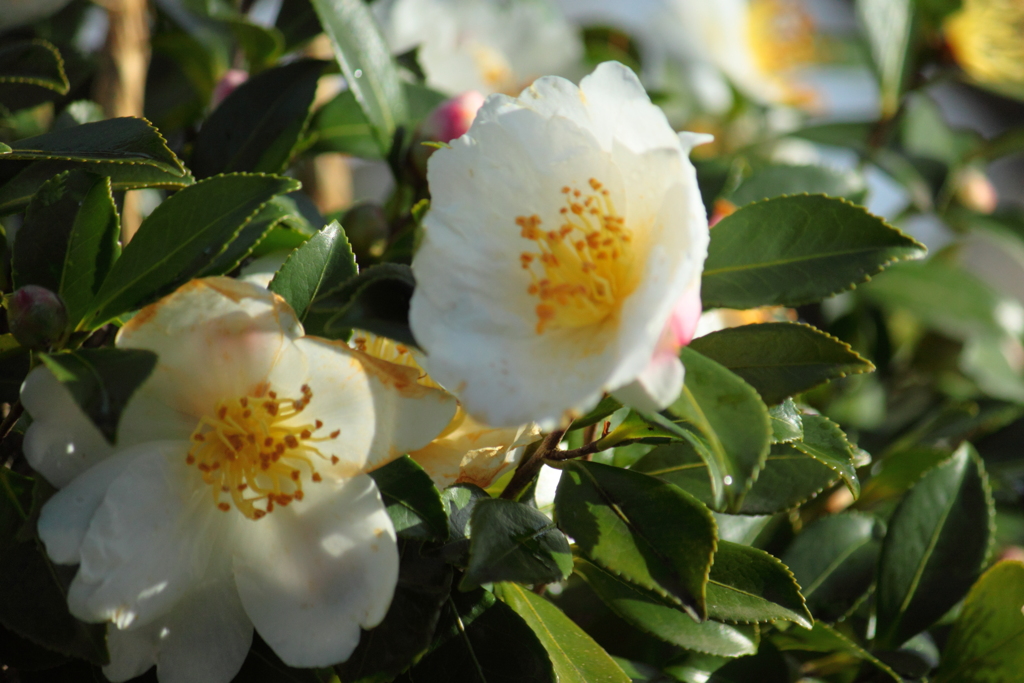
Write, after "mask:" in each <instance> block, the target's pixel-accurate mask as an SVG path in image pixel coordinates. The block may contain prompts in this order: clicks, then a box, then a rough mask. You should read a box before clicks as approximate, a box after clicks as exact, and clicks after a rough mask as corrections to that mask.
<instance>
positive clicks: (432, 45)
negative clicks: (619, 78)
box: [375, 0, 583, 95]
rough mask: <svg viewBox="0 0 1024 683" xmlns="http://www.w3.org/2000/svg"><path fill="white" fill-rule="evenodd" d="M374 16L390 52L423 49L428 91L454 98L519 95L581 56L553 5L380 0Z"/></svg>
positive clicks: (543, 1)
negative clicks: (468, 93)
mask: <svg viewBox="0 0 1024 683" xmlns="http://www.w3.org/2000/svg"><path fill="white" fill-rule="evenodd" d="M375 13H376V16H377V18H378V20H379V21H380V23H381V27H382V29H383V31H384V36H385V38H386V39H387V41H388V45H389V46H390V47H391V49H392V51H394V52H396V53H403V52H407V51H409V50H412V49H413V48H416V47H417V46H418V47H419V52H418V53H417V57H418V59H419V64H420V66H421V67H422V68H423V71H424V74H425V75H426V77H427V85H429V86H430V87H432V88H436V89H437V90H440V91H442V92H445V93H447V94H449V95H457V94H460V93H462V92H465V91H467V90H476V91H478V92H481V93H484V94H485V95H487V94H490V93H496V92H504V93H515V92H518V91H519V90H520V89H522V88H523V87H525V86H526V85H528V84H529V83H531V82H532V81H533V80H534V79H535V78H537V77H539V76H543V75H545V74H563V75H567V74H568V73H570V72H573V71H575V69H576V68H578V67H577V64H578V63H579V61H580V58H581V56H582V55H583V44H582V41H581V40H580V37H579V35H578V34H577V33H576V31H575V29H574V28H573V27H572V26H570V25H569V24H568V22H566V20H565V19H564V18H563V17H562V15H561V13H560V12H559V11H558V9H557V8H556V7H555V6H554V4H553V3H552V2H550V0H379V1H378V2H377V3H376V5H375Z"/></svg>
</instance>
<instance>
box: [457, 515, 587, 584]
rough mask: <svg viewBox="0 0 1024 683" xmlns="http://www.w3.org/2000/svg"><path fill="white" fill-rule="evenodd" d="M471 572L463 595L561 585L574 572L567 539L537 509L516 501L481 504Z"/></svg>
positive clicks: (475, 524)
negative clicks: (514, 585) (490, 586)
mask: <svg viewBox="0 0 1024 683" xmlns="http://www.w3.org/2000/svg"><path fill="white" fill-rule="evenodd" d="M470 528H471V530H472V534H471V536H470V543H469V566H468V567H467V568H466V575H465V576H464V577H463V579H462V583H460V584H459V589H460V590H467V589H469V588H475V587H477V586H480V585H482V584H485V583H494V582H497V581H517V582H519V583H527V584H537V583H554V582H556V581H561V580H562V579H564V578H565V577H567V576H568V575H569V573H570V572H571V571H572V551H571V550H569V541H568V540H566V538H565V535H564V534H563V533H562V532H561V531H559V530H558V529H557V528H555V525H554V523H553V522H552V521H551V520H550V519H548V518H547V516H545V515H544V514H543V513H542V512H539V511H538V510H536V509H535V508H532V507H530V506H528V505H524V504H522V503H517V502H515V501H511V500H501V499H496V498H492V499H489V500H481V501H480V502H479V503H477V505H476V506H475V508H474V509H473V516H472V518H471V520H470Z"/></svg>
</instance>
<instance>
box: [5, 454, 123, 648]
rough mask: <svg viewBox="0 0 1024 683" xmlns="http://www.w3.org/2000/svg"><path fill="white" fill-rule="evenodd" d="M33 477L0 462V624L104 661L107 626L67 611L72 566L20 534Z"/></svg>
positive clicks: (43, 643) (37, 641)
mask: <svg viewBox="0 0 1024 683" xmlns="http://www.w3.org/2000/svg"><path fill="white" fill-rule="evenodd" d="M32 488H33V482H32V480H31V479H28V478H27V477H23V476H21V475H18V474H16V473H14V472H12V471H11V470H9V469H7V468H3V467H0V624H2V625H3V626H4V627H5V628H7V629H10V630H11V631H13V632H14V633H16V634H17V635H19V636H21V637H22V638H26V639H27V640H29V641H31V642H32V643H34V644H36V645H41V646H43V647H45V648H47V649H49V650H53V651H55V652H59V653H61V654H63V655H67V656H70V657H76V658H80V659H87V660H89V661H90V662H93V663H96V664H105V663H106V661H107V652H106V645H105V633H106V628H105V627H104V626H102V625H98V624H96V625H93V624H83V623H82V622H80V621H78V620H77V619H75V618H74V617H72V616H71V615H70V614H69V613H68V607H67V584H68V583H70V580H71V577H72V576H73V575H74V571H75V570H74V569H73V568H69V567H59V566H56V565H54V564H52V563H51V562H50V560H49V558H47V557H46V554H45V553H44V551H43V549H42V545H41V544H40V543H37V542H36V541H35V539H29V540H22V539H21V538H20V537H19V531H20V530H21V529H22V527H23V525H24V524H25V522H26V520H27V519H28V516H29V511H30V509H31V507H32Z"/></svg>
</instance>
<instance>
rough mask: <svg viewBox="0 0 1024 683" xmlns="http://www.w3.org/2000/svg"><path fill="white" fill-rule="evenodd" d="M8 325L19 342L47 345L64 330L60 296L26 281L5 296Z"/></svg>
mask: <svg viewBox="0 0 1024 683" xmlns="http://www.w3.org/2000/svg"><path fill="white" fill-rule="evenodd" d="M4 306H5V307H6V308H7V325H8V327H9V328H10V330H11V334H13V335H14V338H15V339H17V340H18V343H19V344H21V345H22V346H25V347H28V348H30V349H48V348H50V347H52V346H55V345H56V344H58V343H59V342H60V341H62V340H63V338H64V336H65V334H66V333H67V326H68V312H67V309H66V308H64V302H63V301H61V300H60V297H59V296H57V295H56V294H54V293H53V292H51V291H50V290H48V289H46V288H45V287H39V286H37V285H25V286H24V287H22V288H21V289H18V290H16V291H15V292H13V293H12V294H8V295H7V296H5V297H4Z"/></svg>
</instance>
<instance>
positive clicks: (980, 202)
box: [956, 167, 999, 213]
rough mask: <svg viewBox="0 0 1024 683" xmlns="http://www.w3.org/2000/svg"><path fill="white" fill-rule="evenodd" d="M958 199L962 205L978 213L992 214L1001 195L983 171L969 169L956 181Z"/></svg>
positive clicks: (964, 170)
mask: <svg viewBox="0 0 1024 683" xmlns="http://www.w3.org/2000/svg"><path fill="white" fill-rule="evenodd" d="M956 198H957V199H959V200H960V203H961V204H963V205H964V206H966V207H967V208H968V209H970V210H972V211H977V212H978V213H992V212H993V211H995V210H996V206H998V204H999V195H998V194H997V193H996V188H995V187H994V186H993V185H992V181H991V180H989V179H988V176H986V175H985V173H984V172H983V171H981V170H980V169H977V168H974V167H967V168H965V169H963V170H962V171H961V172H960V175H959V176H958V177H957V180H956Z"/></svg>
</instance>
